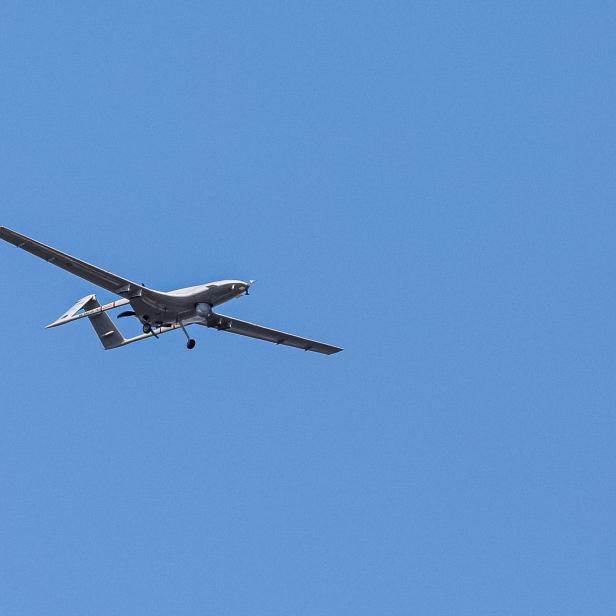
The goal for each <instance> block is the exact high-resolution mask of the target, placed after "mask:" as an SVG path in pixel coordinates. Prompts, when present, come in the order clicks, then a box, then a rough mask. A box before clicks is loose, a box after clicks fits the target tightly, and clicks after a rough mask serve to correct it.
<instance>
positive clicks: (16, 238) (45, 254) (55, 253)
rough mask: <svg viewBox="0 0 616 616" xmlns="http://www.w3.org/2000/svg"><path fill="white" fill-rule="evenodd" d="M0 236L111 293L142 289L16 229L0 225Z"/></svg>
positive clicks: (140, 286)
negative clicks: (12, 229)
mask: <svg viewBox="0 0 616 616" xmlns="http://www.w3.org/2000/svg"><path fill="white" fill-rule="evenodd" d="M0 238H1V239H3V240H4V241H6V242H9V243H10V244H13V245H15V246H17V248H23V249H24V250H26V251H27V252H29V253H30V254H33V255H34V256H35V257H39V258H40V259H44V260H45V261H47V262H48V263H51V264H52V265H56V266H58V267H61V268H62V269H63V270H66V271H67V272H70V273H71V274H75V276H79V277H80V278H84V279H85V280H87V281H89V282H92V283H93V284H95V285H98V286H99V287H102V288H103V289H107V290H108V291H111V292H112V293H116V294H118V295H121V294H124V293H127V291H128V290H134V289H139V288H141V289H143V286H142V285H140V284H136V283H134V282H131V281H130V280H127V279H126V278H122V277H121V276H117V275H116V274H112V273H111V272H108V271H106V270H104V269H101V268H100V267H96V266H95V265H90V264H89V263H86V262H85V261H81V260H80V259H76V258H75V257H71V256H70V255H67V254H66V253H64V252H60V251H59V250H56V249H55V248H51V247H50V246H46V245H45V244H41V243H40V242H37V241H36V240H33V239H31V238H29V237H26V236H25V235H21V233H17V232H16V231H11V229H7V228H6V227H0Z"/></svg>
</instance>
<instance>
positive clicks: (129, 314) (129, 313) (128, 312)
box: [116, 310, 137, 319]
mask: <svg viewBox="0 0 616 616" xmlns="http://www.w3.org/2000/svg"><path fill="white" fill-rule="evenodd" d="M136 316H137V313H136V312H133V311H132V310H126V311H125V312H121V313H120V314H119V315H117V316H116V319H123V318H124V317H136Z"/></svg>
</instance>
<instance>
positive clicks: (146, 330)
mask: <svg viewBox="0 0 616 616" xmlns="http://www.w3.org/2000/svg"><path fill="white" fill-rule="evenodd" d="M151 331H152V326H151V325H150V324H149V323H144V324H143V333H144V334H149V333H150V332H151Z"/></svg>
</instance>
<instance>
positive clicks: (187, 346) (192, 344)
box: [186, 338, 197, 349]
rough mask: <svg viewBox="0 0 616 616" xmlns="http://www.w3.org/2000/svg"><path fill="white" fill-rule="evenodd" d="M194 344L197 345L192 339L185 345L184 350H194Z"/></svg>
mask: <svg viewBox="0 0 616 616" xmlns="http://www.w3.org/2000/svg"><path fill="white" fill-rule="evenodd" d="M195 344H197V343H196V342H195V341H194V340H193V339H192V338H191V339H190V340H189V341H188V342H187V343H186V348H187V349H194V348H195Z"/></svg>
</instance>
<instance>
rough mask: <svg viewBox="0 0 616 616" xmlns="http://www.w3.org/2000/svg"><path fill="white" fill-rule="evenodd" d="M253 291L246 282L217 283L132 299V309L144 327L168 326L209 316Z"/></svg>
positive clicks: (221, 281)
mask: <svg viewBox="0 0 616 616" xmlns="http://www.w3.org/2000/svg"><path fill="white" fill-rule="evenodd" d="M249 288H250V283H249V282H244V281H243V280H218V281H216V282H210V283H208V284H202V285H197V286H194V287H186V288H185V289H176V290H175V291H169V292H167V293H164V292H161V291H153V292H150V293H149V294H148V295H149V296H148V297H146V296H141V297H133V298H131V300H130V303H131V306H132V307H133V310H134V311H135V313H136V315H137V317H138V318H139V319H140V320H141V321H142V322H143V323H144V324H145V323H151V324H152V325H165V324H169V323H177V322H179V321H183V322H190V321H191V319H195V318H202V317H205V316H207V314H208V313H209V310H211V309H212V308H213V307H214V306H219V305H220V304H224V303H225V302H228V301H229V300H231V299H233V298H235V297H239V296H240V295H244V294H245V293H246V292H247V291H248V289H249Z"/></svg>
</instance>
